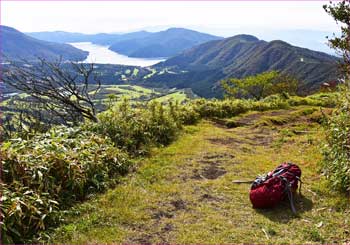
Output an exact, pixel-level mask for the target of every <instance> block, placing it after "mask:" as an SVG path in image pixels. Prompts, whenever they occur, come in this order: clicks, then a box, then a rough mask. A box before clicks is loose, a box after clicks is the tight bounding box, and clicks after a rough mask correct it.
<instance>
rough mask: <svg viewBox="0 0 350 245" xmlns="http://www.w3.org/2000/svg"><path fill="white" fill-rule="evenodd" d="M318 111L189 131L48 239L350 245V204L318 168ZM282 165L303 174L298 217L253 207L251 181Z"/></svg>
mask: <svg viewBox="0 0 350 245" xmlns="http://www.w3.org/2000/svg"><path fill="white" fill-rule="evenodd" d="M318 110H319V109H318V108H312V107H297V108H291V109H289V110H279V111H267V112H263V113H261V112H260V113H259V112H250V113H249V114H245V115H242V116H240V117H237V118H234V120H235V122H236V125H239V127H235V128H227V127H226V126H224V123H223V122H222V121H217V122H215V123H214V122H210V121H202V122H201V123H200V124H198V125H197V126H189V127H186V128H185V130H184V133H183V135H181V136H180V137H179V139H178V140H177V141H176V142H174V143H173V144H172V145H170V146H169V147H166V148H162V149H155V150H154V151H153V153H152V156H151V157H149V158H146V159H140V160H139V161H138V162H137V168H136V169H135V172H134V173H132V174H130V175H128V176H126V177H124V178H123V179H122V180H121V183H120V184H119V185H118V186H116V188H115V189H112V190H109V191H108V192H107V193H105V194H101V195H98V196H95V197H93V198H92V199H91V200H89V201H87V202H85V203H83V204H81V205H78V206H76V207H75V208H74V209H73V210H72V211H71V212H70V214H69V215H66V217H65V221H64V224H63V225H62V226H60V227H58V228H57V229H56V230H55V231H54V232H53V233H52V234H51V235H52V240H50V243H67V244H68V243H69V244H70V243H80V244H83V243H84V244H85V243H346V242H350V228H349V227H350V215H349V214H350V212H349V210H350V209H349V200H348V199H347V197H343V196H341V195H340V194H336V193H331V192H330V191H329V189H328V187H327V185H326V183H327V182H326V181H325V180H324V178H323V177H322V176H321V175H320V173H319V172H318V171H317V169H319V168H318V162H319V161H321V159H322V156H321V153H320V148H321V147H320V146H321V140H322V137H323V132H322V128H321V127H320V125H319V124H318V123H316V122H315V120H314V117H313V116H314V115H315V113H318ZM284 161H293V162H295V163H297V164H298V165H299V166H300V167H301V169H302V171H303V173H302V179H303V186H302V196H300V195H297V197H296V208H297V211H298V215H297V216H294V215H293V214H292V212H291V211H290V207H289V204H288V202H284V203H281V204H280V205H279V206H277V207H276V208H274V209H268V210H255V209H253V208H252V206H251V203H250V201H249V188H250V185H249V184H234V183H232V181H234V180H251V179H254V178H255V177H256V176H257V175H259V174H263V173H266V172H268V171H270V170H272V169H273V168H275V167H276V166H277V165H278V164H279V163H281V162H284Z"/></svg>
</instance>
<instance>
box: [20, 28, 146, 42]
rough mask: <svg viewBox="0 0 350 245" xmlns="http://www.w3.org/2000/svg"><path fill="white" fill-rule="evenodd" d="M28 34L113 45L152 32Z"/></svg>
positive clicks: (49, 39) (46, 39)
mask: <svg viewBox="0 0 350 245" xmlns="http://www.w3.org/2000/svg"><path fill="white" fill-rule="evenodd" d="M26 34H27V35H29V36H31V37H34V38H37V39H40V40H44V41H50V42H57V43H75V42H91V43H94V44H100V45H111V44H113V43H115V42H118V41H124V40H128V39H134V38H144V37H146V36H148V35H150V34H151V33H150V32H146V31H138V32H131V33H126V34H113V33H98V34H83V33H76V32H64V31H53V32H28V33H26Z"/></svg>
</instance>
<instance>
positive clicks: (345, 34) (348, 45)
mask: <svg viewBox="0 0 350 245" xmlns="http://www.w3.org/2000/svg"><path fill="white" fill-rule="evenodd" d="M323 8H324V10H325V11H326V12H327V13H328V14H329V15H330V16H332V17H333V18H334V19H335V21H336V23H337V24H340V30H341V36H340V37H336V36H335V34H334V33H333V38H331V39H329V40H328V41H329V46H330V47H331V48H333V49H335V51H336V52H337V53H338V54H339V55H341V56H342V57H343V62H342V63H341V68H342V70H343V72H344V75H345V80H346V81H349V78H350V0H343V1H342V2H336V3H332V2H330V4H329V5H326V4H325V5H323ZM327 38H328V37H327ZM349 86H350V85H349Z"/></svg>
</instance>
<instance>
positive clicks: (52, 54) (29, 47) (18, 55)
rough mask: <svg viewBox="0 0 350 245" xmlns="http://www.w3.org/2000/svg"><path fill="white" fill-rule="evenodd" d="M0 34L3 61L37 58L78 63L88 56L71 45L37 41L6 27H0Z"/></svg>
mask: <svg viewBox="0 0 350 245" xmlns="http://www.w3.org/2000/svg"><path fill="white" fill-rule="evenodd" d="M0 32H1V54H2V55H4V58H5V59H10V60H18V59H26V60H28V61H32V60H36V59H37V58H38V57H41V58H45V59H48V60H57V59H58V58H60V57H62V59H63V60H73V61H80V60H84V59H86V57H87V56H88V52H85V51H83V50H80V49H77V48H74V47H73V46H71V45H68V44H59V43H53V42H47V41H42V40H38V39H35V38H32V37H29V36H27V35H25V34H23V33H22V32H19V31H18V30H16V29H14V28H11V27H8V26H0Z"/></svg>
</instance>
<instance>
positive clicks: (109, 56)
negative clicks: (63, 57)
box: [69, 42, 164, 66]
mask: <svg viewBox="0 0 350 245" xmlns="http://www.w3.org/2000/svg"><path fill="white" fill-rule="evenodd" d="M69 44H70V45H72V46H74V47H76V48H78V49H81V50H84V51H88V52H89V55H88V57H87V58H86V60H84V61H83V62H88V63H100V64H117V65H131V66H151V65H154V64H156V63H158V62H161V61H163V60H164V59H160V58H159V59H156V58H155V59H145V58H131V57H128V56H125V55H122V54H118V53H116V52H113V51H111V50H109V49H108V46H102V45H97V44H93V43H90V42H81V43H69Z"/></svg>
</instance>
